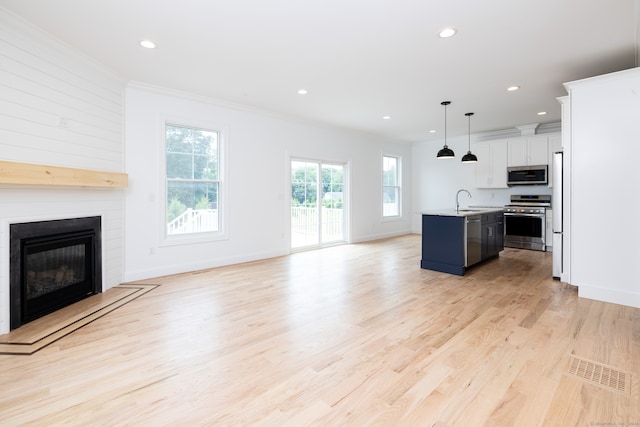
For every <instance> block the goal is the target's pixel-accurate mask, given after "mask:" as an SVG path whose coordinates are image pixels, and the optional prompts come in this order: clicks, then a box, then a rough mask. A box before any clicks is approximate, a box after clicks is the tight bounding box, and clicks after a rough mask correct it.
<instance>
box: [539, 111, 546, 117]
mask: <svg viewBox="0 0 640 427" xmlns="http://www.w3.org/2000/svg"><path fill="white" fill-rule="evenodd" d="M546 114H547V112H546V111H540V112H539V113H538V115H539V116H544V115H546Z"/></svg>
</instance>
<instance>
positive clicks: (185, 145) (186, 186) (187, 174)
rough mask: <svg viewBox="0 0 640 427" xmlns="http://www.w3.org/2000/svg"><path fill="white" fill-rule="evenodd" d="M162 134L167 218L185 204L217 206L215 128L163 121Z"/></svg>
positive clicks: (174, 216) (216, 142)
mask: <svg viewBox="0 0 640 427" xmlns="http://www.w3.org/2000/svg"><path fill="white" fill-rule="evenodd" d="M165 138H166V164H167V170H166V173H167V200H170V201H171V202H170V203H169V206H168V207H167V211H168V213H167V217H168V219H169V221H171V220H172V219H174V218H176V217H177V216H178V215H180V214H181V213H182V212H184V210H186V209H187V208H192V209H210V208H217V207H218V183H217V182H216V181H217V180H218V167H219V165H218V132H215V131H207V130H202V129H193V128H188V127H180V126H174V125H166V126H165ZM178 203H179V204H178ZM172 205H173V207H172ZM180 206H182V207H183V208H182V210H180V209H179V208H180ZM176 212H177V214H176Z"/></svg>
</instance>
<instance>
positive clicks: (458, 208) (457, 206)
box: [456, 188, 471, 213]
mask: <svg viewBox="0 0 640 427" xmlns="http://www.w3.org/2000/svg"><path fill="white" fill-rule="evenodd" d="M463 191H464V192H465V193H467V194H468V195H469V198H471V193H469V192H468V191H467V190H465V189H464V188H463V189H462V190H458V192H457V193H456V213H458V212H459V210H460V201H459V200H458V196H459V195H460V193H462V192H463Z"/></svg>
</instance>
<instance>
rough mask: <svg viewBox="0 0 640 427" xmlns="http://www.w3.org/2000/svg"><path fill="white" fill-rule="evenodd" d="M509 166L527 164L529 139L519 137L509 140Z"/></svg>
mask: <svg viewBox="0 0 640 427" xmlns="http://www.w3.org/2000/svg"><path fill="white" fill-rule="evenodd" d="M508 150H509V157H508V158H509V161H508V165H509V166H527V165H528V164H529V163H528V156H529V153H528V150H527V140H526V139H522V138H518V139H512V140H510V141H509V147H508Z"/></svg>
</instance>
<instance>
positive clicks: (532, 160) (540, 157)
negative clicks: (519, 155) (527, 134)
mask: <svg viewBox="0 0 640 427" xmlns="http://www.w3.org/2000/svg"><path fill="white" fill-rule="evenodd" d="M527 149H528V151H529V154H528V159H527V160H528V161H529V163H528V164H529V165H532V166H537V165H547V164H549V138H548V137H546V136H538V137H532V138H527Z"/></svg>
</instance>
